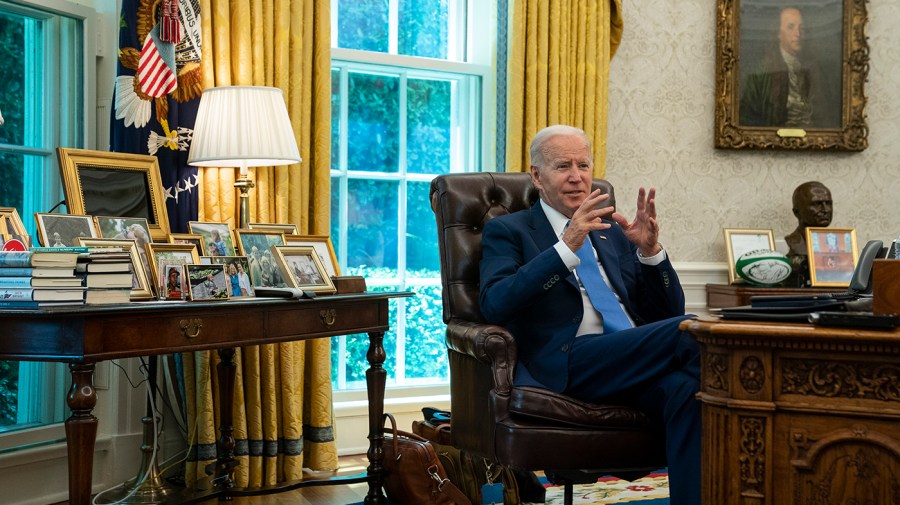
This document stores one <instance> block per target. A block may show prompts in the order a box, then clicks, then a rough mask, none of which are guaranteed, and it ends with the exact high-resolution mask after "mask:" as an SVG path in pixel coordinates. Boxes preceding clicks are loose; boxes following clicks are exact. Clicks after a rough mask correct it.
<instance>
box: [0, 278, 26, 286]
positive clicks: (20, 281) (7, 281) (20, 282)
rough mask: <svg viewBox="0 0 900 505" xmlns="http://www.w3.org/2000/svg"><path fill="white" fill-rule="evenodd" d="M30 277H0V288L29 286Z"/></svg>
mask: <svg viewBox="0 0 900 505" xmlns="http://www.w3.org/2000/svg"><path fill="white" fill-rule="evenodd" d="M30 287H31V277H0V288H30Z"/></svg>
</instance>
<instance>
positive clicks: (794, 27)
mask: <svg viewBox="0 0 900 505" xmlns="http://www.w3.org/2000/svg"><path fill="white" fill-rule="evenodd" d="M778 43H779V44H780V45H781V48H782V49H784V51H785V52H787V53H788V54H791V55H793V56H797V55H799V54H800V49H802V47H803V16H802V15H801V14H800V11H799V10H797V9H795V8H793V7H790V8H787V9H785V10H783V11H781V28H780V29H779V30H778Z"/></svg>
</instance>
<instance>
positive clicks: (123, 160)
mask: <svg viewBox="0 0 900 505" xmlns="http://www.w3.org/2000/svg"><path fill="white" fill-rule="evenodd" d="M56 151H57V154H58V155H59V169H60V175H61V176H62V181H63V188H64V189H65V194H66V207H67V208H68V210H69V213H71V214H87V215H91V216H124V217H141V218H144V219H146V220H147V222H148V225H149V228H150V234H151V237H152V238H153V240H159V241H163V240H165V239H166V235H167V234H168V233H169V217H168V214H166V197H165V192H164V189H163V185H162V178H161V177H160V173H159V161H158V160H157V158H156V156H149V155H146V154H129V153H116V152H108V151H93V150H88V149H72V148H66V147H60V148H58V149H57V150H56Z"/></svg>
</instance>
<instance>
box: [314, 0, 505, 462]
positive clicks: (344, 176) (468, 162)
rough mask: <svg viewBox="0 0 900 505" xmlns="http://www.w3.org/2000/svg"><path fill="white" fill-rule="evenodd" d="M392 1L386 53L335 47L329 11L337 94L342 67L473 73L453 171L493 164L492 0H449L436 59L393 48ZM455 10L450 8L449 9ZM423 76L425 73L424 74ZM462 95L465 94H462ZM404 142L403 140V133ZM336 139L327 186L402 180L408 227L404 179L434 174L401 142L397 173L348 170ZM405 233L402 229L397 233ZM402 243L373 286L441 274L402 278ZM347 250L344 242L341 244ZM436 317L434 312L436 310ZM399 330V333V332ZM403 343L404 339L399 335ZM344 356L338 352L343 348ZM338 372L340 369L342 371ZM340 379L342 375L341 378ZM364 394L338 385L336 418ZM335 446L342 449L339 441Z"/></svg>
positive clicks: (413, 392) (390, 394) (421, 392)
mask: <svg viewBox="0 0 900 505" xmlns="http://www.w3.org/2000/svg"><path fill="white" fill-rule="evenodd" d="M332 5H333V9H332V12H333V13H334V12H337V9H336V5H337V0H333V1H332ZM397 8H398V2H397V0H390V9H391V12H390V15H389V22H390V29H389V33H390V34H391V43H390V47H389V51H390V53H378V52H369V51H359V50H354V49H344V48H338V47H336V46H337V36H338V19H337V16H336V15H333V16H332V17H331V23H332V30H331V34H332V50H331V57H332V68H337V69H339V70H340V79H341V81H340V86H341V88H340V93H341V95H342V96H347V91H348V90H347V82H348V79H347V78H346V74H347V72H349V71H356V70H361V71H366V72H371V73H379V71H382V72H385V73H392V74H391V75H395V74H397V73H399V74H400V79H401V80H405V79H406V78H409V77H414V78H419V77H422V76H423V74H421V73H420V71H425V72H426V73H427V72H434V73H436V74H440V73H446V74H460V75H464V76H471V77H473V78H474V79H472V80H473V81H476V82H477V84H476V85H477V86H478V87H480V89H479V90H474V89H471V90H465V89H463V90H461V92H463V93H466V92H467V93H474V92H480V101H479V102H474V101H472V100H468V102H467V105H466V106H465V107H464V108H463V109H461V110H460V111H459V114H457V115H456V117H459V118H460V120H459V122H460V123H461V122H463V121H468V120H469V119H470V118H476V121H477V118H478V117H480V122H478V123H479V127H478V128H475V129H473V130H477V131H469V132H468V138H465V139H462V138H458V137H457V138H456V139H454V141H455V142H456V143H457V144H458V145H460V146H463V147H461V149H460V151H464V152H454V153H451V160H452V161H451V169H450V170H451V172H465V171H481V170H488V169H493V168H492V167H493V160H494V159H495V149H496V142H495V131H496V128H494V127H492V126H491V125H495V124H496V100H497V98H496V82H495V75H496V33H497V31H496V20H497V3H496V1H495V0H490V1H475V0H471V1H468V2H466V1H464V0H450V11H451V15H450V31H449V34H450V40H449V41H448V44H449V50H448V60H439V59H433V58H420V57H412V56H405V55H398V54H396V51H397V43H396V40H397V37H396V33H397V27H396V26H397V18H398V16H397ZM454 13H455V14H454ZM461 13H464V14H465V19H466V26H465V28H466V41H459V40H456V39H455V38H454V34H455V33H456V32H457V31H458V30H456V29H455V27H456V26H458V25H459V24H460V23H461V21H460V20H461V19H462V16H461V15H460V14H461ZM459 54H465V55H466V58H465V60H466V62H462V61H451V60H454V59H459V58H457V55H459ZM425 78H427V74H426V75H425ZM466 85H467V84H462V86H466ZM404 89H405V87H404V83H403V82H401V92H400V104H399V110H400V111H401V114H403V112H402V111H404V110H405V93H403V90H404ZM462 100H463V101H464V100H466V99H465V98H463V99H462ZM339 115H340V118H341V119H340V121H341V124H347V118H348V114H347V103H346V101H342V110H341V111H339ZM405 126H406V125H405V120H404V119H401V123H400V135H401V139H405ZM453 126H454V128H453V130H454V132H453V133H452V134H453V135H457V136H458V135H459V134H460V133H459V132H460V131H462V130H461V128H459V125H458V124H454V125H453ZM345 134H346V133H345V132H342V133H341V135H345ZM401 142H402V140H401ZM339 145H340V146H341V150H340V152H339V153H338V160H339V166H338V167H336V168H335V167H333V170H332V172H331V176H332V178H334V177H339V178H340V179H339V180H340V181H341V182H340V184H341V186H340V187H339V188H333V189H332V191H341V192H342V194H346V191H347V181H348V180H349V179H352V178H366V179H370V180H396V181H401V182H400V196H399V204H400V207H399V209H400V210H399V211H400V213H401V215H400V216H399V218H400V219H398V227H400V228H401V229H400V230H398V233H400V234H402V233H403V232H404V230H403V229H402V228H404V227H405V215H406V214H405V210H404V209H405V207H404V205H405V201H406V198H405V188H406V184H405V182H404V181H410V182H429V181H430V180H431V179H433V178H434V177H435V175H434V174H408V173H407V171H406V160H405V154H404V153H405V146H403V145H401V146H400V158H401V159H400V162H399V165H400V166H399V167H398V168H399V169H398V171H397V172H389V173H384V172H377V173H373V172H364V171H353V172H352V173H348V170H347V152H346V139H343V138H342V139H341V142H340V143H339ZM465 146H480V148H478V149H473V148H468V147H465ZM339 213H340V215H338V216H332V219H343V221H346V213H347V208H346V200H345V201H344V202H342V204H341V205H340V207H339ZM346 233H347V231H346V229H342V230H341V231H340V235H341V236H340V237H338V240H337V242H338V243H340V244H346V243H347V236H346ZM401 236H402V235H401ZM403 244H404V242H403V241H401V242H400V246H399V247H400V250H398V265H397V267H398V272H399V277H400V278H398V279H372V280H369V281H368V282H369V284H370V287H374V286H376V285H382V284H395V283H396V284H401V285H406V286H408V287H413V286H417V285H430V284H433V283H435V282H436V283H438V284H439V283H440V278H435V279H406V277H405V266H406V265H405V258H406V251H405V250H404V245H403ZM343 249H346V248H343ZM340 255H341V257H339V262H340V263H341V264H346V253H345V252H343V251H341V252H340ZM405 303H406V301H405V300H403V299H401V300H398V305H399V307H398V310H399V313H400V314H403V313H404V312H405ZM438 317H439V316H438ZM404 323H405V321H404V318H403V317H398V320H397V330H398V333H400V332H402V331H403V330H404V326H405V325H404ZM401 334H402V333H401ZM401 342H402V339H401ZM389 352H392V353H396V354H397V355H398V357H399V356H401V355H402V354H403V348H402V344H401V345H400V346H398V349H396V350H390V351H389ZM340 355H341V356H343V353H341V354H340ZM402 363H403V360H402V359H399V360H398V365H399V366H402ZM338 369H339V370H342V369H343V367H341V366H339V367H338ZM339 373H340V372H339ZM338 379H339V378H338ZM364 395H365V391H364V390H363V391H359V390H335V391H334V401H335V413H336V417H338V418H340V417H341V414H340V412H341V410H342V409H347V408H349V407H348V406H350V405H354V404H355V403H356V402H359V401H362V399H363V397H364ZM386 398H387V399H388V401H391V400H393V401H394V402H397V401H400V402H403V401H404V399H408V400H410V401H413V402H415V401H416V400H415V399H417V398H424V399H426V400H425V401H430V402H431V403H434V404H440V402H441V401H446V400H448V399H449V385H448V384H446V383H445V384H438V385H435V384H420V385H409V384H407V385H404V386H400V387H389V388H388V390H387V392H386ZM412 407H413V410H415V408H417V407H418V405H413V406H412ZM339 450H340V448H339Z"/></svg>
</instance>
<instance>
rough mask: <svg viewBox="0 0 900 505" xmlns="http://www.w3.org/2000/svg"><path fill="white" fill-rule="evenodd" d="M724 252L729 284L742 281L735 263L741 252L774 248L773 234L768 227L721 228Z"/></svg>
mask: <svg viewBox="0 0 900 505" xmlns="http://www.w3.org/2000/svg"><path fill="white" fill-rule="evenodd" d="M722 232H723V233H724V235H725V252H726V254H727V255H728V282H729V284H739V283H743V282H744V280H743V279H741V278H740V277H739V276H738V274H737V268H736V263H737V260H738V258H740V257H741V255H742V254H744V253H747V252H750V251H754V250H757V249H769V250H772V251H774V250H775V235H774V233H773V232H772V230H768V229H751V228H723V229H722Z"/></svg>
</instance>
